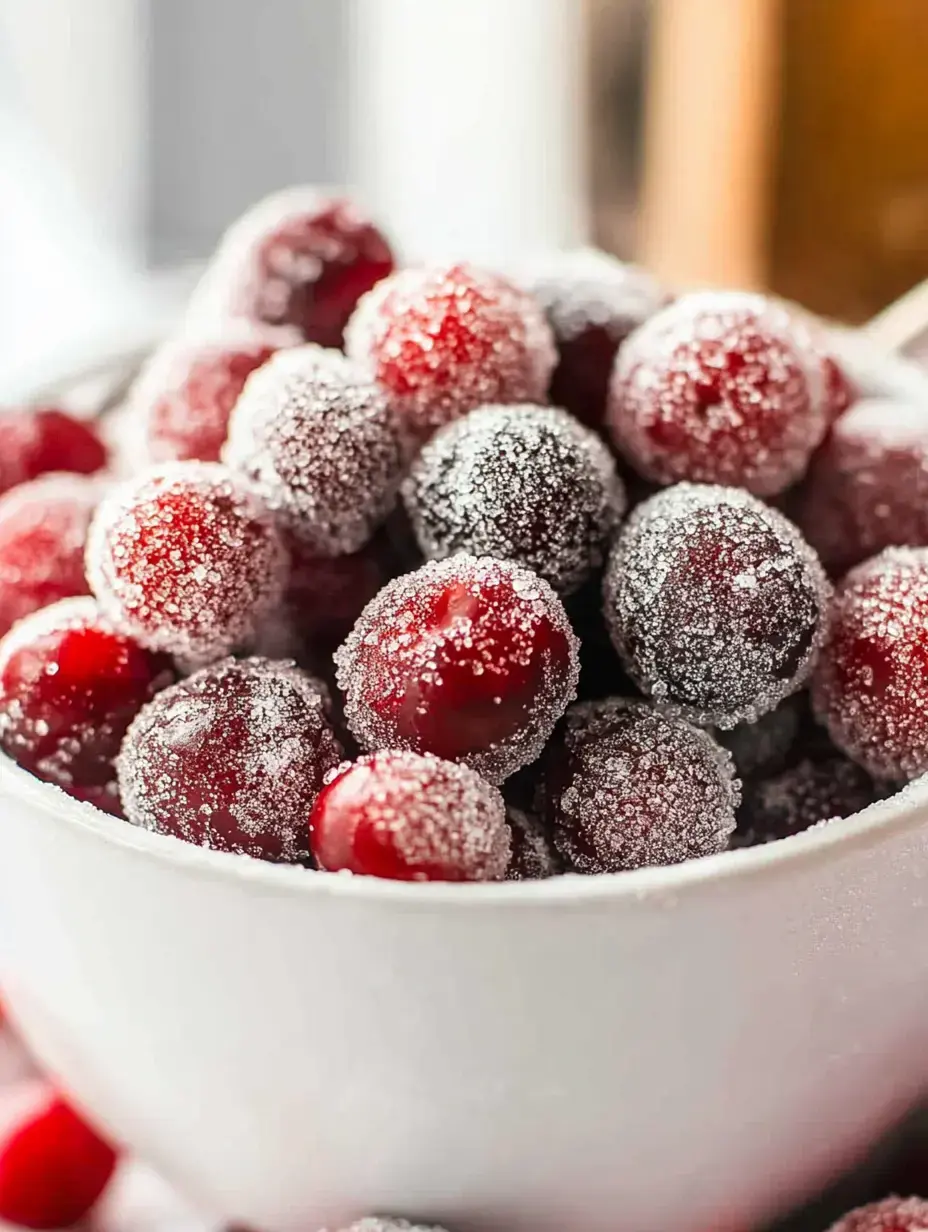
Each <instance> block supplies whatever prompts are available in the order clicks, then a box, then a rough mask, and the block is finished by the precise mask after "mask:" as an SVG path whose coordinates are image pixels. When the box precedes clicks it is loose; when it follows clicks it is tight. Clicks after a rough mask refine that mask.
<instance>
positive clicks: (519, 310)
mask: <svg viewBox="0 0 928 1232" xmlns="http://www.w3.org/2000/svg"><path fill="white" fill-rule="evenodd" d="M345 347H346V349H347V351H348V354H349V355H351V356H352V357H353V358H355V359H357V360H359V361H360V362H362V363H364V364H365V365H366V366H367V367H368V368H369V369H370V371H371V372H372V373H373V375H374V376H375V377H376V379H377V380H378V382H380V384H381V385H382V386H383V387H384V389H386V391H387V392H388V394H389V395H390V398H391V400H392V401H393V403H394V405H395V407H396V408H397V410H398V412H399V413H400V416H401V418H402V420H403V422H404V423H405V424H406V427H407V429H408V431H409V432H410V433H411V435H412V436H413V437H415V438H417V439H419V440H425V439H426V438H427V437H428V436H430V435H431V433H432V432H434V431H435V429H436V428H439V427H441V426H442V424H446V423H450V422H451V420H453V419H457V418H459V417H460V416H461V415H464V414H466V413H467V412H468V411H471V410H473V409H474V408H475V407H477V406H483V405H485V404H487V403H495V402H503V403H508V402H542V401H544V397H545V394H546V392H547V389H548V382H549V379H550V376H551V370H552V368H553V367H554V358H555V351H554V340H553V338H552V335H551V330H550V328H549V327H548V325H547V323H546V321H545V319H544V314H543V313H542V311H541V309H540V308H539V307H538V305H537V304H536V302H535V301H534V299H533V298H532V297H531V296H530V295H529V294H528V292H526V291H523V290H520V289H519V288H517V287H515V286H514V285H513V284H512V283H509V282H507V281H506V280H505V279H504V278H500V277H498V276H497V275H496V274H490V273H487V272H485V271H484V270H480V269H476V268H474V267H473V266H469V265H449V266H442V267H440V268H434V269H407V270H401V271H400V272H399V273H397V274H394V275H393V276H392V277H391V278H388V279H386V280H385V281H384V282H382V283H381V284H380V286H378V287H377V288H376V289H375V290H374V291H372V292H371V293H370V294H369V295H367V296H365V298H364V299H363V300H362V301H361V302H360V304H359V305H358V309H357V312H356V313H355V314H354V316H353V317H352V319H351V321H350V323H349V325H348V329H347V330H346V332H345Z"/></svg>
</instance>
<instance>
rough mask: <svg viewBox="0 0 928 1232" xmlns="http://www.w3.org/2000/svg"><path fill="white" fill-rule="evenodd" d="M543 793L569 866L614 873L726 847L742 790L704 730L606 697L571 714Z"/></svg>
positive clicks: (548, 762) (554, 745) (548, 759)
mask: <svg viewBox="0 0 928 1232" xmlns="http://www.w3.org/2000/svg"><path fill="white" fill-rule="evenodd" d="M540 797H541V801H542V804H543V808H544V817H545V820H546V822H547V823H548V825H550V826H551V830H552V834H553V838H554V844H555V847H556V848H557V850H558V851H559V852H560V854H561V856H562V857H563V858H564V860H565V861H566V862H567V864H568V866H569V867H570V868H572V869H574V870H575V871H576V872H580V873H617V872H620V871H621V870H623V869H630V868H641V867H644V866H645V865H652V864H676V863H678V862H679V861H681V860H688V859H691V858H692V857H694V856H704V855H711V854H713V853H715V852H719V851H724V850H725V848H726V847H727V846H728V840H729V837H730V835H731V833H732V831H733V830H734V828H735V809H736V807H737V805H738V800H739V790H738V780H737V779H736V778H735V775H734V769H733V766H732V761H731V758H730V756H729V755H728V753H726V752H725V750H724V749H722V747H721V746H720V745H718V744H717V743H716V742H715V740H713V738H712V737H711V736H710V735H709V733H708V732H705V731H702V730H700V729H699V728H696V727H691V726H690V724H689V723H686V722H685V721H684V720H683V719H678V718H674V717H673V716H671V715H667V714H662V713H661V712H660V711H657V710H655V709H654V708H653V707H652V706H650V705H649V704H648V703H647V702H636V701H626V700H624V699H620V698H610V699H608V700H606V701H602V702H592V703H586V704H581V705H578V706H572V707H571V708H570V709H569V710H568V712H567V715H566V716H565V718H564V721H563V723H562V724H561V726H560V727H559V728H558V731H557V733H556V735H555V738H554V740H553V741H552V742H551V744H550V746H549V747H548V749H547V751H546V753H545V757H544V761H543V776H542V783H541V791H540Z"/></svg>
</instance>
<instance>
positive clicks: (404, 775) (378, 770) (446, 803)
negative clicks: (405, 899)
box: [309, 750, 510, 881]
mask: <svg viewBox="0 0 928 1232" xmlns="http://www.w3.org/2000/svg"><path fill="white" fill-rule="evenodd" d="M309 828H310V843H311V846H312V852H313V855H314V856H315V858H316V861H317V862H318V864H319V867H320V868H324V869H327V870H328V871H329V872H350V873H359V874H364V875H367V876H370V877H385V878H388V879H390V880H393V881H498V880H499V879H500V878H501V877H503V876H504V874H505V872H506V868H507V866H508V864H509V854H510V835H509V828H508V826H507V824H506V810H505V805H504V804H503V797H502V796H501V795H500V793H499V791H498V790H497V788H495V787H491V786H490V784H489V783H487V782H486V781H485V780H484V779H482V778H481V777H480V775H479V774H477V773H476V772H475V771H473V770H471V769H469V768H468V767H467V766H462V765H459V764H456V763H454V762H448V761H442V760H441V759H440V758H438V757H432V756H430V755H427V754H426V755H422V754H419V753H410V752H400V751H396V750H387V751H384V752H380V753H373V754H371V755H370V756H368V757H362V758H360V759H359V760H358V761H356V762H354V763H352V764H350V765H346V766H344V767H342V769H341V770H339V772H338V773H337V774H336V775H335V776H334V777H332V778H331V780H330V781H329V783H328V784H327V785H326V786H325V787H324V788H323V789H322V791H321V793H320V794H319V798H318V800H317V801H316V804H315V807H314V808H313V811H312V817H311V818H310V826H309Z"/></svg>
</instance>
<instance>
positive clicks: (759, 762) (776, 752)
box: [716, 693, 806, 779]
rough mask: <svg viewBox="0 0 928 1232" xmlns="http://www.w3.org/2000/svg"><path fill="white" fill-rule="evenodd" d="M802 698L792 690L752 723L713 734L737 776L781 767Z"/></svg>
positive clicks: (793, 737) (799, 715) (800, 712)
mask: <svg viewBox="0 0 928 1232" xmlns="http://www.w3.org/2000/svg"><path fill="white" fill-rule="evenodd" d="M805 697H806V695H805V694H798V693H794V694H792V696H790V697H787V698H786V699H785V700H784V701H782V702H780V704H779V706H777V707H776V709H775V710H770V711H768V712H767V714H763V715H761V717H760V718H759V719H758V720H757V722H756V723H739V724H738V725H737V726H736V727H732V728H731V729H730V730H728V731H720V732H717V733H716V739H717V740H718V742H719V744H721V745H722V746H723V747H724V748H726V749H728V751H729V753H731V755H732V758H733V759H734V763H735V769H736V770H737V772H738V776H739V778H742V779H745V778H750V777H751V776H753V775H756V774H773V773H775V772H776V771H778V770H780V769H782V767H783V765H784V764H785V762H786V759H787V757H788V756H789V753H790V751H791V750H792V748H793V745H794V744H795V743H796V740H797V738H798V736H799V729H800V725H801V723H802V719H803V714H804V712H805Z"/></svg>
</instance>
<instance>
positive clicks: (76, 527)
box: [0, 475, 102, 634]
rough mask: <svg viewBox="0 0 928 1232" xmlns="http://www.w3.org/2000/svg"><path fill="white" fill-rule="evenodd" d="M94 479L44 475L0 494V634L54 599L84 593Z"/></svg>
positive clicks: (97, 492) (96, 484)
mask: <svg viewBox="0 0 928 1232" xmlns="http://www.w3.org/2000/svg"><path fill="white" fill-rule="evenodd" d="M101 495H102V488H101V486H100V483H99V481H98V480H95V479H87V478H84V476H82V475H45V476H43V477H42V478H40V479H33V480H31V481H30V482H29V483H22V484H19V485H18V486H17V487H16V488H13V489H12V490H11V491H9V492H7V493H6V494H5V495H4V496H2V497H0V634H3V633H6V631H7V629H9V628H10V626H11V625H13V624H15V622H16V621H17V620H20V619H22V617H23V616H28V615H29V613H30V612H35V611H37V610H38V609H39V608H41V607H47V606H48V605H49V604H50V603H55V602H56V601H57V600H58V599H69V598H71V597H73V596H74V595H86V594H89V593H90V591H89V587H88V585H87V579H86V577H85V575H84V547H85V544H86V541H87V530H88V527H89V526H90V519H91V518H92V517H93V512H94V510H95V509H96V507H97V504H98V502H99V500H100V497H101Z"/></svg>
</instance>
